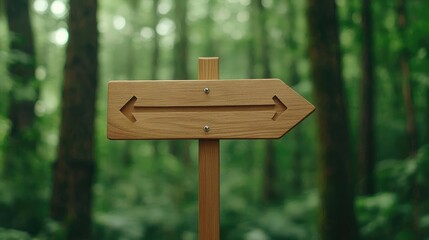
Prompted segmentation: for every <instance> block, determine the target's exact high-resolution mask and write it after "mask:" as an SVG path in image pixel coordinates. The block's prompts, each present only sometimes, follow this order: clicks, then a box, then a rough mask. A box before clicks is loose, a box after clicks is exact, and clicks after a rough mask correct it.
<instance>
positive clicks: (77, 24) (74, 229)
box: [51, 0, 99, 239]
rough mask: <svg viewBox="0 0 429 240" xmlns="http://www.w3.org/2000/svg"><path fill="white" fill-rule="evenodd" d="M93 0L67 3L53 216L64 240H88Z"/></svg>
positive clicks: (95, 45) (94, 80)
mask: <svg viewBox="0 0 429 240" xmlns="http://www.w3.org/2000/svg"><path fill="white" fill-rule="evenodd" d="M96 16H97V0H71V1H70V12H69V42H68V46H67V51H66V63H65V74H64V86H63V96H62V112H61V129H60V139H59V150H58V159H57V161H56V162H55V164H54V175H53V193H52V198H51V204H52V205H51V217H52V218H53V219H55V220H57V221H59V222H61V223H62V224H63V226H64V228H65V231H66V236H67V239H90V236H91V223H92V217H91V209H92V184H93V177H94V165H95V163H94V154H93V145H94V141H93V139H94V117H95V100H96V98H95V97H96V88H97V80H98V58H97V54H98V46H99V45H98V31H97V19H96Z"/></svg>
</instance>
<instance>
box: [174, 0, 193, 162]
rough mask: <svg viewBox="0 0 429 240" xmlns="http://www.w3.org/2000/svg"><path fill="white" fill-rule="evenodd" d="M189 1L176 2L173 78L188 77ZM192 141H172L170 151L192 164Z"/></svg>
mask: <svg viewBox="0 0 429 240" xmlns="http://www.w3.org/2000/svg"><path fill="white" fill-rule="evenodd" d="M187 14H188V1H187V0H183V1H175V2H174V19H175V23H176V36H175V40H174V72H173V74H174V76H173V79H182V80H183V79H188V78H189V73H188V42H189V40H188V23H187V20H186V19H187ZM189 148H190V142H189V141H180V142H178V141H171V142H170V152H171V153H172V154H173V155H175V156H178V157H180V158H181V159H182V160H183V163H184V164H185V165H189V164H190V159H191V154H190V152H189V151H190V150H189Z"/></svg>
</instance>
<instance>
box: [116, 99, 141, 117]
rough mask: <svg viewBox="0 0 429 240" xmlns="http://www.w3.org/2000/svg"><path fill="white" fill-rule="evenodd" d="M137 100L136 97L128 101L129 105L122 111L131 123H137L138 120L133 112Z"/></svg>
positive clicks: (126, 104)
mask: <svg viewBox="0 0 429 240" xmlns="http://www.w3.org/2000/svg"><path fill="white" fill-rule="evenodd" d="M136 101H137V98H136V96H133V97H132V98H131V99H130V100H128V102H127V103H125V105H124V106H123V107H122V108H121V109H120V111H121V112H122V114H124V116H125V117H127V118H128V119H129V120H130V121H131V122H136V121H137V120H136V118H135V117H134V114H133V110H134V104H135V103H136Z"/></svg>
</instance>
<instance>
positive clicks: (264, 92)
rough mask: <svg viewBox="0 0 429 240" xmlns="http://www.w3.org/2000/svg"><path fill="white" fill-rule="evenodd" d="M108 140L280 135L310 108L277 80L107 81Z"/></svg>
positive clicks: (300, 118)
mask: <svg viewBox="0 0 429 240" xmlns="http://www.w3.org/2000/svg"><path fill="white" fill-rule="evenodd" d="M108 95H109V96H108V114H107V115H108V131H107V132H108V137H109V138H110V139H227V138H229V139H231V138H232V139H251V138H280V137H281V136H283V135H284V134H285V133H286V132H288V131H289V130H290V129H291V128H293V127H294V126H295V125H296V124H298V123H299V122H301V121H302V120H303V119H304V118H305V117H307V116H308V115H309V114H310V113H311V112H313V110H314V106H313V105H311V104H310V103H309V102H307V101H306V100H305V99H304V98H303V97H301V96H300V95H299V94H297V93H296V92H295V91H293V90H292V89H291V88H289V87H288V86H287V85H286V84H284V83H283V82H282V81H281V80H280V79H252V80H217V81H212V80H180V81H177V80H176V81H111V82H109V93H108Z"/></svg>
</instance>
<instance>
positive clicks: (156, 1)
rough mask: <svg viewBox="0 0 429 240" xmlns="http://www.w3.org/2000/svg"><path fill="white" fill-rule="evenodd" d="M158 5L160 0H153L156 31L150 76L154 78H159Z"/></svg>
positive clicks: (153, 26) (153, 20)
mask: <svg viewBox="0 0 429 240" xmlns="http://www.w3.org/2000/svg"><path fill="white" fill-rule="evenodd" d="M158 5H159V0H153V2H152V12H153V19H152V29H153V31H154V34H153V47H152V65H151V71H150V72H151V74H150V76H151V79H152V80H157V79H158V68H159V35H158V33H157V32H156V26H157V25H158V23H159V13H158Z"/></svg>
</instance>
